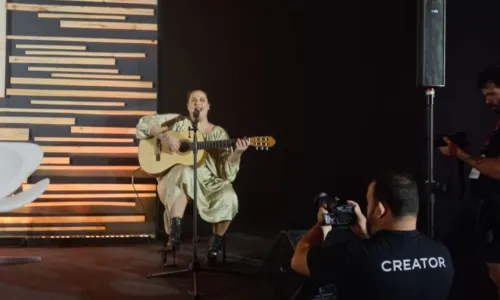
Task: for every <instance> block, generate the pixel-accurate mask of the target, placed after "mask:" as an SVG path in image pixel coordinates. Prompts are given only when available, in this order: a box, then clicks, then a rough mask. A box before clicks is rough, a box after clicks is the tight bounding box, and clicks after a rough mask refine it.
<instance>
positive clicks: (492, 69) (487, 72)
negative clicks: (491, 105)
mask: <svg viewBox="0 0 500 300" xmlns="http://www.w3.org/2000/svg"><path fill="white" fill-rule="evenodd" d="M490 82H491V83H493V84H494V85H496V86H498V87H500V65H491V66H488V67H486V68H485V69H483V70H482V71H481V72H479V74H478V75H477V79H476V87H477V88H478V89H482V88H484V86H485V85H486V84H487V83H490Z"/></svg>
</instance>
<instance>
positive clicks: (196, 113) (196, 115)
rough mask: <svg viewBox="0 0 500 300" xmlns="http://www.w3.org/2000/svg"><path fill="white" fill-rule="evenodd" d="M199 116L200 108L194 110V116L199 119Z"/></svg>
mask: <svg viewBox="0 0 500 300" xmlns="http://www.w3.org/2000/svg"><path fill="white" fill-rule="evenodd" d="M199 116H200V110H199V109H195V110H193V117H194V118H195V119H198V117H199Z"/></svg>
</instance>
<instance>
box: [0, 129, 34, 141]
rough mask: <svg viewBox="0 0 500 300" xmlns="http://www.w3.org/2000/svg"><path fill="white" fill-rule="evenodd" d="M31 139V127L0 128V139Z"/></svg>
mask: <svg viewBox="0 0 500 300" xmlns="http://www.w3.org/2000/svg"><path fill="white" fill-rule="evenodd" d="M29 139H30V130H29V128H0V141H19V142H25V141H28V140H29Z"/></svg>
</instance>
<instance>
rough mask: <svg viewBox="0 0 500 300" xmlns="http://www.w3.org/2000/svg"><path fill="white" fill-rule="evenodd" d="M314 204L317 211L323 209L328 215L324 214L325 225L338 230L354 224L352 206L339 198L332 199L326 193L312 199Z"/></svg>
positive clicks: (354, 218)
mask: <svg viewBox="0 0 500 300" xmlns="http://www.w3.org/2000/svg"><path fill="white" fill-rule="evenodd" d="M314 203H315V204H316V205H317V207H318V209H319V208H320V207H324V208H325V209H326V210H327V211H328V213H326V214H324V220H325V225H331V226H333V227H338V228H348V227H349V226H351V225H353V224H355V223H356V213H355V212H354V208H355V207H354V205H351V204H349V203H347V201H344V200H341V199H340V198H339V197H332V196H330V195H328V194H326V193H320V194H319V195H317V196H316V197H315V198H314Z"/></svg>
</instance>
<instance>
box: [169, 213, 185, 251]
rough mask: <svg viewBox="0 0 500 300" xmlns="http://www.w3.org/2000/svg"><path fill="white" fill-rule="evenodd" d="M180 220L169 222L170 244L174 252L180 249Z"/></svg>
mask: <svg viewBox="0 0 500 300" xmlns="http://www.w3.org/2000/svg"><path fill="white" fill-rule="evenodd" d="M181 233H182V218H172V220H170V237H169V239H170V244H171V245H172V250H173V251H174V252H175V251H177V250H179V249H180V248H181Z"/></svg>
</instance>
